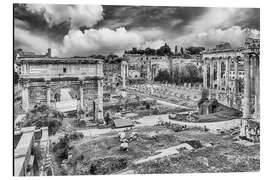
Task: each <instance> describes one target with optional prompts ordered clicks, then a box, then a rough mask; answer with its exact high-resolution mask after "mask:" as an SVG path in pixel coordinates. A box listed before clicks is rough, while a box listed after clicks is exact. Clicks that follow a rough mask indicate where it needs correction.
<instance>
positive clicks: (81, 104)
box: [80, 81, 84, 109]
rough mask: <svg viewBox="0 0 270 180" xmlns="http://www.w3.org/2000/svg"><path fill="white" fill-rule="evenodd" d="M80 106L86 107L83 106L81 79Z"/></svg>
mask: <svg viewBox="0 0 270 180" xmlns="http://www.w3.org/2000/svg"><path fill="white" fill-rule="evenodd" d="M80 106H81V109H83V108H84V106H83V82H82V81H80Z"/></svg>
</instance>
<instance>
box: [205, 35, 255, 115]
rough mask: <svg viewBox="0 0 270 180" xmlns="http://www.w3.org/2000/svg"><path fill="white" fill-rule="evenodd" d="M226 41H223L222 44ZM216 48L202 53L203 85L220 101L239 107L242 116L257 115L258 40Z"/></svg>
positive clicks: (211, 95)
mask: <svg viewBox="0 0 270 180" xmlns="http://www.w3.org/2000/svg"><path fill="white" fill-rule="evenodd" d="M225 44H226V43H225ZM217 47H218V48H215V49H212V50H208V51H205V52H204V53H203V57H202V58H203V62H204V64H203V86H204V88H205V89H208V90H209V92H210V97H216V98H217V100H218V101H220V102H221V103H223V104H225V105H227V106H230V107H234V108H236V109H239V110H242V112H243V117H244V118H249V117H254V118H256V119H258V118H259V114H260V113H259V109H260V107H259V104H260V102H259V101H260V97H259V96H260V92H259V91H260V88H259V86H260V82H259V81H260V76H259V71H260V70H259V54H260V53H259V40H258V39H251V38H249V39H247V40H246V43H245V47H242V48H235V49H232V48H228V45H226V48H225V49H223V48H222V46H221V45H217Z"/></svg>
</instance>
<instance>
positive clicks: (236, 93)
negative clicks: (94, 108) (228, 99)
mask: <svg viewBox="0 0 270 180" xmlns="http://www.w3.org/2000/svg"><path fill="white" fill-rule="evenodd" d="M234 74H235V79H234V92H233V93H234V103H235V105H236V104H237V100H238V93H239V80H238V78H239V76H238V58H235V59H234Z"/></svg>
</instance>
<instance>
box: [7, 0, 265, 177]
mask: <svg viewBox="0 0 270 180" xmlns="http://www.w3.org/2000/svg"><path fill="white" fill-rule="evenodd" d="M91 3H94V2H91ZM12 8H13V12H12V13H13V17H12V18H13V19H12V21H13V49H12V52H13V61H12V60H10V61H12V62H13V65H12V70H10V72H12V71H13V72H12V73H13V83H12V86H13V115H12V117H13V121H12V122H13V127H12V131H13V132H12V133H10V134H12V136H13V137H12V138H13V176H15V177H16V176H81V175H88V176H90V175H91V176H92V175H127V176H126V178H128V175H131V174H183V173H185V174H186V173H210V174H212V173H228V172H229V173H239V172H253V173H256V172H260V169H261V166H260V162H261V158H260V117H261V116H260V114H261V113H260V112H261V111H260V89H261V88H260V7H221V6H220V7H219V6H216V7H207V6H189V5H183V6H178V5H175V6H174V5H173V6H172V5H170V4H168V5H166V6H165V5H163V4H162V5H154V4H153V5H137V4H134V5H124V4H123V5H121V4H112V5H109V4H105V5H103V4H99V3H98V2H96V4H79V1H78V4H69V3H63V4H53V2H49V1H48V3H34V2H33V3H13V4H12ZM8 48H10V47H7V49H8ZM263 52H265V51H263ZM266 53H267V52H266ZM265 83H266V82H265ZM262 121H267V119H265V118H264V119H262ZM266 141H267V140H266Z"/></svg>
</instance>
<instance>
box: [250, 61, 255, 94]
mask: <svg viewBox="0 0 270 180" xmlns="http://www.w3.org/2000/svg"><path fill="white" fill-rule="evenodd" d="M255 64H256V57H255V56H251V58H250V94H251V96H252V97H253V95H255Z"/></svg>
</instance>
